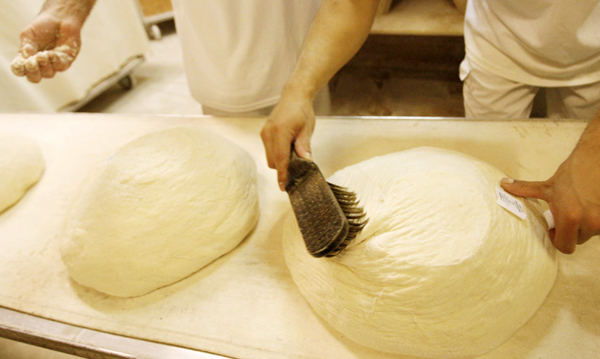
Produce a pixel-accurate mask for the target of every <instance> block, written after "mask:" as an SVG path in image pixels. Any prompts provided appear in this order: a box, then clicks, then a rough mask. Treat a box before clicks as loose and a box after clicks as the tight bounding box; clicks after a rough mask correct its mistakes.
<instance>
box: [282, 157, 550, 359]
mask: <svg viewBox="0 0 600 359" xmlns="http://www.w3.org/2000/svg"><path fill="white" fill-rule="evenodd" d="M503 176H504V175H503V173H501V172H500V171H499V170H497V169H495V168H494V167H492V166H490V165H488V164H486V163H483V162H481V161H479V160H476V159H474V158H471V157H468V156H465V155H463V154H460V153H458V152H452V151H447V150H441V149H434V148H417V149H412V150H408V151H404V152H398V153H393V154H389V155H386V156H381V157H377V158H373V159H371V160H368V161H365V162H362V163H359V164H357V165H354V166H351V167H348V168H346V169H344V170H341V171H339V172H337V173H336V174H334V175H333V176H332V177H331V178H330V181H331V182H333V183H336V184H339V185H342V186H346V187H349V188H351V189H352V190H354V191H355V192H356V193H357V195H358V197H359V199H360V202H361V203H362V205H363V206H364V207H365V210H366V212H367V214H368V216H369V219H370V221H369V223H368V224H367V226H366V227H365V228H364V230H363V231H362V232H361V233H360V234H359V236H358V237H357V238H356V239H355V240H354V241H353V242H352V243H351V244H350V245H349V247H348V248H347V249H345V250H344V251H343V252H342V253H341V254H340V255H338V256H337V257H333V258H331V259H316V258H312V257H311V256H310V255H309V254H308V253H307V251H306V249H305V247H304V243H303V241H302V238H301V235H300V233H299V230H298V228H297V226H296V224H295V220H294V219H293V217H292V216H290V219H289V220H288V222H287V225H286V230H285V233H284V251H285V258H286V261H287V265H288V267H289V269H290V271H291V273H292V275H293V278H294V281H295V282H296V284H297V285H298V287H299V289H300V291H301V292H302V294H303V296H304V297H305V298H306V300H307V301H308V302H309V303H310V305H311V306H312V308H313V309H314V310H315V312H316V313H317V314H318V315H319V316H321V317H322V318H324V319H325V320H326V321H327V322H329V323H330V324H331V325H332V326H333V327H334V328H336V329H337V330H339V331H340V332H341V333H342V334H344V335H345V336H346V337H348V338H350V339H352V340H354V341H356V342H358V343H360V344H362V345H365V346H368V347H371V348H374V349H377V350H381V351H385V352H390V353H397V354H404V355H412V356H419V357H434V358H472V357H475V356H479V355H481V354H483V353H485V352H487V351H489V350H491V349H493V348H495V347H496V346H498V345H500V344H501V343H502V342H504V341H505V340H506V339H508V338H509V337H510V336H511V335H512V334H513V333H514V332H515V331H516V330H517V329H518V328H519V327H521V326H522V325H523V324H524V323H525V322H526V321H527V320H528V319H529V318H530V317H531V316H532V315H533V313H534V312H535V311H536V310H537V309H538V307H539V306H540V305H541V304H542V302H543V301H544V299H545V298H546V295H547V294H548V292H549V291H550V289H551V287H552V285H553V283H554V280H555V277H556V273H557V263H556V257H555V250H554V248H553V247H552V244H551V243H550V240H549V238H548V236H547V234H546V231H545V224H544V222H543V218H542V216H541V214H540V212H539V210H540V209H539V208H537V206H538V204H536V203H534V202H533V201H526V203H527V204H526V210H527V216H528V217H527V219H526V220H522V219H520V218H518V217H516V216H515V215H513V214H511V213H510V212H508V211H507V210H505V209H504V208H502V207H500V206H499V205H498V204H497V203H496V200H497V195H496V187H497V186H498V185H499V182H500V179H501V178H502V177H503ZM534 207H535V208H534Z"/></svg>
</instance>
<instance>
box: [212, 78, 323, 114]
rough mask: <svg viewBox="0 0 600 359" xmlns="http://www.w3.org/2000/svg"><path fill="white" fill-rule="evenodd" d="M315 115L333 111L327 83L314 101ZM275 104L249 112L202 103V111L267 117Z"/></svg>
mask: <svg viewBox="0 0 600 359" xmlns="http://www.w3.org/2000/svg"><path fill="white" fill-rule="evenodd" d="M313 107H314V110H315V115H317V116H327V115H329V113H330V112H331V95H330V93H329V86H328V85H325V86H324V87H323V89H322V90H321V91H319V93H318V94H317V96H316V97H315V100H314V102H313ZM274 108H275V105H273V106H269V107H264V108H259V109H257V110H253V111H247V112H229V111H223V110H219V109H216V108H213V107H208V106H204V105H202V113H203V114H205V115H210V116H215V117H266V116H269V115H270V114H271V111H273V109H274Z"/></svg>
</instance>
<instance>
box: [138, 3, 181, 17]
mask: <svg viewBox="0 0 600 359" xmlns="http://www.w3.org/2000/svg"><path fill="white" fill-rule="evenodd" d="M139 2H140V5H141V7H142V12H143V14H144V16H145V17H152V16H156V15H160V14H164V13H168V12H172V11H173V5H172V4H171V0H139Z"/></svg>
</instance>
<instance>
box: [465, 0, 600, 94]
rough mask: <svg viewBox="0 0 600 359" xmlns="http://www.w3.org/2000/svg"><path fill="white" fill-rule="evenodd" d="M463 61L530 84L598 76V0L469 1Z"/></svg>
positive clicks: (573, 81) (564, 83)
mask: <svg viewBox="0 0 600 359" xmlns="http://www.w3.org/2000/svg"><path fill="white" fill-rule="evenodd" d="M465 44H466V49H467V58H466V61H464V62H463V64H462V65H461V76H465V72H466V71H468V66H469V62H471V63H473V64H475V65H477V66H479V67H480V68H482V69H484V70H487V71H489V72H491V73H493V74H496V75H498V76H502V77H504V78H507V79H509V80H513V81H516V82H520V83H525V84H529V85H534V86H546V87H560V86H576V85H584V84H589V83H593V82H597V81H600V0H581V1H573V0H470V1H469V2H468V4H467V11H466V15H465Z"/></svg>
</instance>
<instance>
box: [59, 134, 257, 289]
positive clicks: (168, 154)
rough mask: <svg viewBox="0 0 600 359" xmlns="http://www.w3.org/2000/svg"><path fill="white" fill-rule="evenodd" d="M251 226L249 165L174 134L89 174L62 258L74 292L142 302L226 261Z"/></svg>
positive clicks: (145, 140)
mask: <svg viewBox="0 0 600 359" xmlns="http://www.w3.org/2000/svg"><path fill="white" fill-rule="evenodd" d="M258 217H259V209H258V196H257V189H256V165H255V163H254V161H253V160H252V158H251V157H250V155H249V154H248V153H247V152H246V151H244V150H243V149H241V148H240V147H238V146H237V145H235V144H234V143H232V142H230V141H229V140H227V139H225V138H223V137H221V136H219V135H216V134H214V133H211V132H208V131H203V130H199V129H191V128H176V129H172V130H167V131H161V132H156V133H151V134H149V135H146V136H142V137H140V138H138V139H136V140H134V141H133V142H130V143H129V144H127V145H125V146H123V147H122V148H121V149H120V150H119V151H117V152H116V153H115V154H113V155H112V156H110V157H109V158H107V159H106V160H105V161H104V162H103V163H102V164H101V165H100V166H99V167H98V168H97V169H96V170H95V172H94V173H93V174H92V175H91V176H90V178H89V180H88V182H87V183H86V184H85V185H84V186H83V188H82V191H81V193H80V195H79V196H78V197H77V199H76V200H75V201H74V204H73V205H72V208H71V209H70V211H69V214H68V216H67V220H66V223H65V228H64V232H63V240H62V243H61V254H62V258H63V261H64V263H65V264H66V266H67V269H68V270H69V274H70V276H71V277H72V278H73V280H75V281H76V282H77V283H79V284H81V285H84V286H86V287H90V288H93V289H95V290H98V291H100V292H103V293H106V294H109V295H113V296H118V297H133V296H140V295H144V294H147V293H149V292H151V291H154V290H156V289H158V288H161V287H164V286H167V285H170V284H173V283H175V282H177V281H179V280H181V279H183V278H185V277H187V276H189V275H191V274H192V273H194V272H196V271H198V270H199V269H200V268H202V267H204V266H206V265H207V264H209V263H211V262H213V261H214V260H215V259H217V258H219V257H221V256H222V255H224V254H226V253H228V252H229V251H231V250H232V249H233V248H235V247H236V246H237V245H238V244H239V243H240V242H241V241H242V240H243V239H244V238H245V237H246V235H248V233H249V232H250V231H251V230H252V228H253V227H254V225H255V224H256V222H257V221H258Z"/></svg>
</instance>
